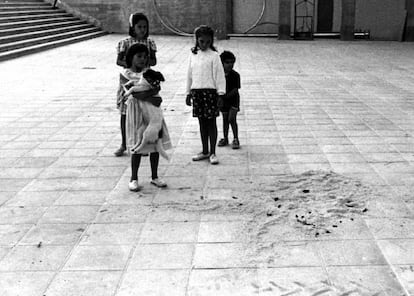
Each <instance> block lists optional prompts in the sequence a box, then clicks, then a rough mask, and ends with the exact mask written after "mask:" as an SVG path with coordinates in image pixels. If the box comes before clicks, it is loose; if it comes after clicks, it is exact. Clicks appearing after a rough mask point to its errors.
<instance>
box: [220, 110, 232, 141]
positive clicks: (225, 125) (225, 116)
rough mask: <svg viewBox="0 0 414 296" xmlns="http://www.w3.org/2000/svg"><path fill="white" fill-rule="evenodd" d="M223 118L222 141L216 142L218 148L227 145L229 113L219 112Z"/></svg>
mask: <svg viewBox="0 0 414 296" xmlns="http://www.w3.org/2000/svg"><path fill="white" fill-rule="evenodd" d="M221 115H222V116H223V139H220V141H219V142H218V146H219V147H222V146H226V145H228V143H229V137H228V136H229V125H230V123H229V113H228V112H221Z"/></svg>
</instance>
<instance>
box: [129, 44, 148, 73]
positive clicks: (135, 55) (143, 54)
mask: <svg viewBox="0 0 414 296" xmlns="http://www.w3.org/2000/svg"><path fill="white" fill-rule="evenodd" d="M148 54H149V52H148V48H147V47H146V46H145V45H144V44H140V43H135V44H133V45H131V47H130V48H129V49H128V51H127V53H126V57H125V62H126V65H127V68H135V69H136V70H142V69H144V68H145V67H146V66H147V62H148Z"/></svg>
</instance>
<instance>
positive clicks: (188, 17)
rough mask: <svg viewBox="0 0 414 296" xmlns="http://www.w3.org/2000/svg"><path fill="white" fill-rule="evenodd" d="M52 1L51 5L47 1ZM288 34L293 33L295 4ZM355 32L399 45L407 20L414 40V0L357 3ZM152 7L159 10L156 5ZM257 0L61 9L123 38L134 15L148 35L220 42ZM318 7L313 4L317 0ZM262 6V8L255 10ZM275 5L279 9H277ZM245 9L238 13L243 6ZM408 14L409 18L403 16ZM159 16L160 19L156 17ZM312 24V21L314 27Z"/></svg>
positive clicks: (250, 15) (132, 1)
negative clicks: (203, 33) (208, 35)
mask: <svg viewBox="0 0 414 296" xmlns="http://www.w3.org/2000/svg"><path fill="white" fill-rule="evenodd" d="M46 1H48V2H53V0H46ZM286 1H290V3H291V5H292V9H291V10H290V11H289V13H290V14H291V20H292V24H291V29H292V30H293V10H294V9H293V7H294V0H286ZM286 1H281V0H267V3H270V4H268V5H267V7H268V11H266V12H265V14H264V18H263V19H262V21H264V22H266V21H268V22H276V23H278V22H279V20H281V16H282V15H281V13H282V12H281V11H280V8H279V3H284V4H283V5H285V4H286V3H285V2H286ZM333 1H334V8H335V9H334V18H333V21H334V22H333V31H334V32H335V31H339V29H340V28H341V25H342V24H341V23H342V19H341V18H342V17H341V15H342V11H341V8H340V7H342V4H341V3H342V2H343V1H346V0H333ZM355 2H356V6H355V29H361V30H370V31H371V38H372V39H376V40H400V39H401V38H402V35H403V28H404V21H405V16H406V15H407V21H406V30H405V32H406V39H407V40H413V39H414V4H410V3H412V2H414V0H411V1H410V0H381V1H379V0H356V1H355ZM154 3H156V4H157V6H156V7H155V6H154ZM261 3H262V1H260V0H209V1H206V0H117V1H115V0H59V5H60V6H61V7H63V8H65V9H67V10H68V11H69V12H71V13H73V14H75V15H77V16H80V17H82V18H84V19H87V20H88V21H89V22H92V23H95V24H98V25H99V26H101V27H102V28H103V29H104V30H106V31H108V32H116V33H126V32H127V31H128V17H129V15H130V14H131V13H133V12H143V13H145V14H146V15H147V16H148V18H149V20H150V34H174V33H173V32H172V31H170V30H169V29H167V28H166V27H165V26H164V25H163V24H162V22H161V20H163V21H164V22H165V23H166V24H168V25H169V26H171V27H173V28H175V29H178V30H180V31H183V32H187V33H192V32H193V30H194V28H195V27H197V26H198V25H201V24H208V25H210V26H211V27H213V28H214V29H215V30H216V32H217V36H218V37H219V38H225V36H226V35H227V34H228V33H240V32H243V31H244V30H245V29H247V28H249V26H250V25H251V24H252V23H254V21H255V20H256V19H257V17H258V15H259V14H260V8H261V7H262V4H261ZM316 3H317V0H316ZM259 4H260V5H259ZM276 4H277V5H276ZM244 6H245V7H247V8H246V9H242V8H243V7H244ZM241 7H242V8H241ZM407 10H408V14H407ZM157 12H158V13H159V15H160V16H161V20H160V18H159V17H158V16H157ZM315 23H316V22H315ZM277 31H278V30H277V28H275V25H273V24H269V25H264V26H260V27H258V28H257V29H255V30H254V31H252V33H275V32H277Z"/></svg>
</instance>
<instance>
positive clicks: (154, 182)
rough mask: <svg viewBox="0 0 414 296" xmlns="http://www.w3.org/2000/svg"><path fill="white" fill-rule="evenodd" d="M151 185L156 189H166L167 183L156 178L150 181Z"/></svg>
mask: <svg viewBox="0 0 414 296" xmlns="http://www.w3.org/2000/svg"><path fill="white" fill-rule="evenodd" d="M151 184H152V185H154V186H157V187H158V188H164V187H167V183H165V182H164V181H163V180H160V179H158V178H155V179H152V180H151Z"/></svg>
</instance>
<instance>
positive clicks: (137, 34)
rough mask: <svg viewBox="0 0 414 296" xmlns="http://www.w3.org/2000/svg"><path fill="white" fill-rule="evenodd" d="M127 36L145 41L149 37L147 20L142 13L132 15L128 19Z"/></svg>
mask: <svg viewBox="0 0 414 296" xmlns="http://www.w3.org/2000/svg"><path fill="white" fill-rule="evenodd" d="M129 35H130V36H131V37H134V38H137V39H147V38H148V35H149V22H148V18H147V17H146V16H145V14H143V13H139V12H137V13H133V14H131V15H130V17H129Z"/></svg>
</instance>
